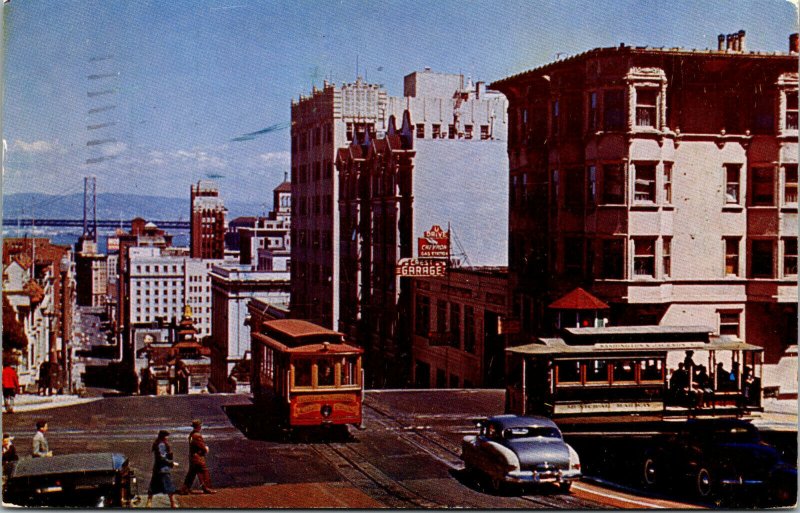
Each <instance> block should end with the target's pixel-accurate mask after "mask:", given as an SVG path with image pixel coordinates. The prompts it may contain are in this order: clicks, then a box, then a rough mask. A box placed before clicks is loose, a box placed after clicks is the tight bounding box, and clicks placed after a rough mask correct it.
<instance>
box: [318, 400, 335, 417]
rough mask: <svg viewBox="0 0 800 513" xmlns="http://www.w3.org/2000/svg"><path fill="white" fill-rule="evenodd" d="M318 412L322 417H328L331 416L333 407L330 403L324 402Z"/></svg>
mask: <svg viewBox="0 0 800 513" xmlns="http://www.w3.org/2000/svg"><path fill="white" fill-rule="evenodd" d="M319 412H320V414H322V416H323V417H324V418H326V419H327V418H328V417H330V416H331V413H333V407H331V405H330V404H326V405H324V406H323V407H322V408H320V410H319Z"/></svg>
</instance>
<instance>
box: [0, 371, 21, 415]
mask: <svg viewBox="0 0 800 513" xmlns="http://www.w3.org/2000/svg"><path fill="white" fill-rule="evenodd" d="M17 390H19V376H17V370H16V369H15V368H14V367H12V366H11V365H10V364H8V363H7V364H5V365H3V405H4V406H5V408H6V413H14V397H16V395H17Z"/></svg>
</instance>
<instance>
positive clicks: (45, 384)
mask: <svg viewBox="0 0 800 513" xmlns="http://www.w3.org/2000/svg"><path fill="white" fill-rule="evenodd" d="M38 388H39V390H38V393H39V395H50V394H49V393H48V390H49V389H50V362H42V364H41V365H39V387H38Z"/></svg>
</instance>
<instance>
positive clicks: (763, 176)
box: [750, 167, 775, 207]
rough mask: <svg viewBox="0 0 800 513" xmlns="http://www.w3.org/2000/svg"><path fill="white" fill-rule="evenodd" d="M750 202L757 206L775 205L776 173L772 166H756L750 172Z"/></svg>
mask: <svg viewBox="0 0 800 513" xmlns="http://www.w3.org/2000/svg"><path fill="white" fill-rule="evenodd" d="M750 183H751V188H750V203H751V205H753V206H757V207H771V206H773V205H775V173H774V169H773V168H771V167H754V168H752V170H751V173H750Z"/></svg>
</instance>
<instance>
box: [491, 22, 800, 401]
mask: <svg viewBox="0 0 800 513" xmlns="http://www.w3.org/2000/svg"><path fill="white" fill-rule="evenodd" d="M797 55H798V52H797V35H794V36H793V37H792V38H791V42H790V52H789V53H784V54H778V53H765V52H752V51H747V50H746V47H745V33H744V31H740V32H738V33H735V34H731V35H729V36H727V37H726V36H720V38H719V46H718V47H717V49H716V50H685V49H679V48H669V49H668V48H650V47H646V48H645V47H635V48H634V47H627V46H624V45H620V46H619V47H614V48H598V49H594V50H590V51H587V52H584V53H582V54H579V55H576V56H574V57H571V58H568V59H563V60H560V61H557V62H553V63H550V64H547V65H544V66H542V67H540V68H537V69H533V70H531V71H527V72H525V73H521V74H518V75H515V76H512V77H508V78H505V79H503V80H500V81H498V82H495V83H494V84H492V86H493V87H495V88H497V89H499V90H500V91H502V92H504V93H505V94H506V95H507V96H508V98H509V102H510V106H509V119H510V125H509V143H508V154H509V158H510V181H511V189H510V191H511V195H510V204H511V213H510V234H509V238H510V250H509V260H510V261H509V277H510V287H511V293H512V297H513V305H514V314H515V315H516V316H518V317H519V318H520V319H521V321H522V322H521V324H522V336H523V337H527V336H530V335H534V336H542V335H544V334H546V333H547V332H548V331H551V330H552V324H553V319H550V318H548V316H547V309H546V306H547V305H548V304H549V303H550V302H552V301H553V300H555V299H556V298H558V297H560V296H561V295H563V294H564V293H566V292H568V291H570V290H572V289H573V288H575V287H576V286H582V287H583V288H584V289H586V290H588V291H590V292H591V293H592V294H594V295H596V296H598V297H599V298H601V299H602V300H604V301H605V302H607V303H608V304H609V305H610V306H611V311H610V314H609V315H610V320H611V322H612V323H613V324H627V325H633V324H659V325H707V326H710V327H713V328H715V329H716V330H717V332H718V333H719V334H721V335H731V336H735V337H739V338H742V339H745V340H746V341H747V342H748V343H751V344H757V345H760V346H762V347H764V348H765V352H764V358H765V363H766V365H765V382H764V384H765V385H767V386H769V385H771V384H775V385H777V384H780V383H770V382H769V381H770V376H776V374H775V373H769V372H768V368H769V366H770V365H777V364H778V362H779V360H780V359H781V357H782V356H783V355H784V354H785V353H786V352H791V351H792V349H791V348H795V349H794V352H795V354H796V345H797V230H798V225H797V222H798V220H797V204H798V203H797V183H798V182H797V152H798V149H797V137H798V95H797V87H798V85H797V84H798V74H797ZM789 382H791V383H794V386H793V388H794V393H796V391H797V389H796V383H797V380H796V369H795V376H794V378H793V379H791V380H789ZM784 385H785V383H784Z"/></svg>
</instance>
